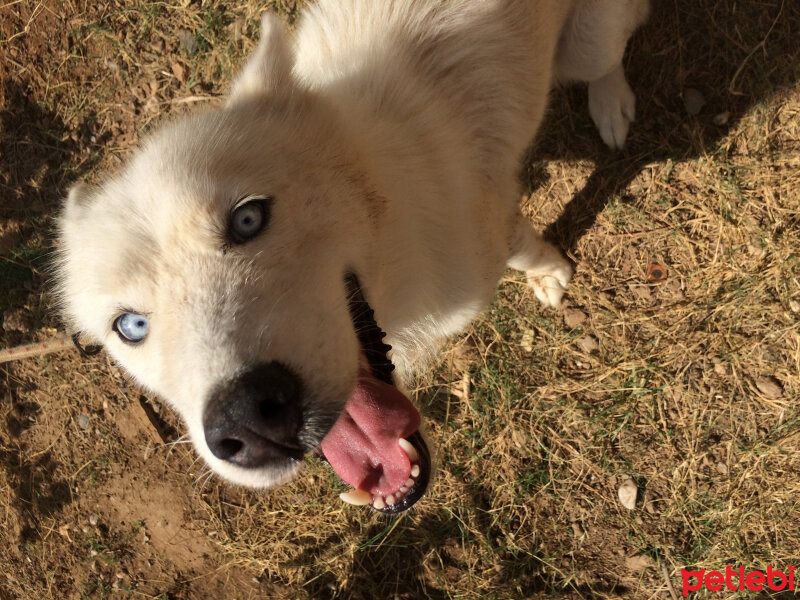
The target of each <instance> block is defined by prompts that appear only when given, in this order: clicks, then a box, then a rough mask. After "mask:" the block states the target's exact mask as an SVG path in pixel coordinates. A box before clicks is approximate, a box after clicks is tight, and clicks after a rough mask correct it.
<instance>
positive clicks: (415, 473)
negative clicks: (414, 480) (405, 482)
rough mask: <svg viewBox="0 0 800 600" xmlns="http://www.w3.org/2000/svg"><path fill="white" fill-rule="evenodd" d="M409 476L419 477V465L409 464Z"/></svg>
mask: <svg viewBox="0 0 800 600" xmlns="http://www.w3.org/2000/svg"><path fill="white" fill-rule="evenodd" d="M411 476H412V477H419V465H411Z"/></svg>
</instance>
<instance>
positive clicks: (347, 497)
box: [339, 490, 372, 506]
mask: <svg viewBox="0 0 800 600" xmlns="http://www.w3.org/2000/svg"><path fill="white" fill-rule="evenodd" d="M339 498H341V499H342V500H344V501H345V502H347V503H348V504H354V505H355V506H365V505H367V504H369V502H370V500H372V496H371V495H370V493H369V492H366V491H364V490H349V491H347V492H342V493H341V494H339Z"/></svg>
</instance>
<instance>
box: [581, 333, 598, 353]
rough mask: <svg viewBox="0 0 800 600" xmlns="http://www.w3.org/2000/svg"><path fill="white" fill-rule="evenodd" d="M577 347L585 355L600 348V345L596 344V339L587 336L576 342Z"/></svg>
mask: <svg viewBox="0 0 800 600" xmlns="http://www.w3.org/2000/svg"><path fill="white" fill-rule="evenodd" d="M578 346H580V349H581V350H583V351H584V352H586V354H591V353H592V352H594V351H595V350H597V349H598V348H599V347H600V344H599V343H598V342H597V338H596V337H594V336H593V335H587V336H584V337H582V338H581V340H580V341H579V342H578Z"/></svg>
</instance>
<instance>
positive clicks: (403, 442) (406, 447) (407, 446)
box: [397, 438, 419, 463]
mask: <svg viewBox="0 0 800 600" xmlns="http://www.w3.org/2000/svg"><path fill="white" fill-rule="evenodd" d="M397 443H398V444H400V447H401V448H402V449H403V451H404V452H405V453H406V454H408V460H410V461H411V462H412V463H415V462H417V461H418V460H419V452H417V449H416V448H414V446H412V445H411V442H409V441H408V440H407V439H404V438H400V439H399V440H398V442H397Z"/></svg>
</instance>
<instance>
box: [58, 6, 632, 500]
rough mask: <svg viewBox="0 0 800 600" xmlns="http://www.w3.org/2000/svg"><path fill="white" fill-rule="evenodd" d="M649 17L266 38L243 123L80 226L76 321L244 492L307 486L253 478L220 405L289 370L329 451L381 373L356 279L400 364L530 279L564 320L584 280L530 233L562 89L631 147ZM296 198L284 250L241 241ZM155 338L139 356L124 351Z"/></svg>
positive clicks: (472, 21) (534, 15)
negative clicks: (634, 80)
mask: <svg viewBox="0 0 800 600" xmlns="http://www.w3.org/2000/svg"><path fill="white" fill-rule="evenodd" d="M647 8H648V6H647V0H573V1H567V0H540V1H536V2H534V1H523V0H482V1H476V0H381V1H374V0H321V1H320V2H318V3H317V4H316V5H314V6H312V7H310V8H309V9H308V10H307V12H306V13H305V15H304V16H303V19H302V21H301V24H300V27H299V29H298V31H297V35H296V39H295V40H294V42H293V43H292V42H291V41H289V40H288V39H286V36H285V34H284V32H283V30H282V27H281V26H280V24H279V23H278V21H277V20H276V19H275V18H274V17H272V16H270V15H266V16H265V17H264V18H263V21H262V36H261V41H260V44H259V46H258V49H257V50H256V51H255V53H254V55H253V56H252V58H251V59H250V61H249V62H248V64H247V65H246V66H245V68H244V71H243V72H242V74H241V75H240V77H239V78H238V80H237V81H236V82H235V83H234V86H233V89H232V92H231V95H230V98H229V100H228V102H227V105H226V106H225V107H224V108H221V109H216V110H210V111H207V112H201V113H199V114H195V115H192V116H189V117H184V118H181V119H179V120H176V121H174V122H172V123H169V124H167V125H165V126H164V127H163V128H162V129H161V130H160V131H159V132H157V133H156V134H155V135H154V136H152V137H151V138H150V139H149V140H148V141H147V142H146V143H145V144H144V146H143V148H141V149H140V151H139V152H138V154H137V155H136V156H135V157H134V158H133V160H132V161H131V162H130V163H129V164H128V165H127V166H126V168H125V169H124V170H123V171H122V172H121V173H119V174H118V175H116V176H115V177H113V178H111V179H110V180H109V181H108V182H107V183H105V184H104V185H103V186H102V187H101V188H90V187H87V186H85V185H80V186H76V187H75V188H74V189H73V190H72V191H71V192H70V194H69V198H68V200H67V202H66V206H65V209H64V212H63V215H62V218H61V220H60V261H59V266H58V273H57V278H58V288H59V292H60V299H61V303H62V306H63V311H64V314H65V316H66V319H67V321H68V322H69V324H70V325H71V327H73V328H74V329H76V330H80V331H82V332H84V333H85V334H88V335H90V336H92V337H94V338H96V339H98V340H100V341H102V342H103V344H105V346H106V348H107V350H108V352H109V353H110V354H111V355H112V356H113V357H114V358H115V359H116V360H117V361H118V362H119V363H120V364H121V365H122V366H123V367H124V368H125V369H126V370H127V371H128V372H130V373H131V374H132V375H133V376H134V377H135V378H136V379H137V380H138V381H139V382H140V383H142V384H143V385H144V386H146V387H148V388H149V389H151V390H153V391H155V392H156V393H158V394H159V395H161V396H162V397H164V398H165V399H167V400H168V401H169V402H170V403H171V404H172V405H173V406H174V407H175V408H176V409H177V410H178V412H179V413H180V414H181V416H182V417H183V418H184V419H185V421H186V423H187V425H188V429H189V432H190V435H191V437H192V440H193V441H194V444H195V446H196V447H197V449H198V451H199V453H200V454H201V455H202V456H203V458H205V460H206V461H208V463H209V464H210V465H211V467H212V468H213V469H214V470H215V471H217V472H218V473H219V474H221V475H222V476H223V477H225V478H227V479H229V480H231V481H233V482H236V483H240V484H244V485H250V486H256V487H264V486H269V485H274V484H277V483H279V482H282V481H285V480H286V479H287V478H289V477H291V476H292V475H293V474H294V473H293V468H288V467H287V468H285V469H278V470H276V469H273V468H269V469H266V468H265V469H250V470H248V469H243V468H240V467H237V466H234V465H232V464H230V463H227V462H224V461H221V460H219V459H217V458H216V457H215V456H213V454H212V453H211V452H210V450H209V449H208V446H207V444H206V443H205V439H204V434H203V424H202V415H203V410H204V406H205V404H206V402H207V400H208V397H209V394H210V392H211V390H213V389H214V388H215V386H217V385H218V384H219V383H220V382H224V381H226V380H230V379H231V378H232V377H235V376H236V375H237V374H239V373H241V372H242V371H243V370H244V369H246V368H248V367H249V366H250V365H253V364H256V363H259V362H268V361H279V362H281V363H283V364H285V365H287V366H289V367H291V368H292V369H293V370H294V371H295V372H296V373H298V374H299V375H300V377H301V379H302V383H303V390H304V396H303V400H302V404H303V414H304V419H305V422H304V425H303V429H302V431H301V437H302V439H303V440H304V443H306V444H307V445H308V447H309V448H311V447H316V445H318V444H319V442H320V440H321V439H322V437H323V436H324V435H325V433H326V432H327V430H328V428H329V427H330V425H331V423H332V422H333V420H334V419H335V418H336V416H337V415H338V414H339V412H340V411H341V408H342V406H343V405H344V403H345V401H346V400H347V398H348V397H349V395H350V393H351V391H352V389H353V385H354V380H355V377H356V373H357V369H358V363H359V349H358V342H357V339H356V334H355V332H354V330H353V325H352V322H351V320H350V317H349V315H348V309H347V299H346V294H345V288H344V283H343V276H344V274H345V273H346V272H348V271H354V272H355V273H357V274H358V277H359V279H360V281H361V284H362V286H363V288H364V292H365V294H366V296H367V298H368V300H369V301H370V303H371V305H372V306H373V308H374V309H375V315H376V318H377V321H378V323H379V324H380V326H381V327H382V328H383V329H384V330H385V331H387V332H388V334H389V336H388V339H387V341H388V342H389V343H390V344H391V345H392V346H393V347H394V351H393V356H392V358H393V360H394V362H395V364H396V365H397V367H398V371H399V373H400V374H401V375H406V374H408V373H409V372H410V371H411V370H412V368H413V364H414V361H415V360H416V358H415V357H416V356H418V355H419V354H420V353H425V352H427V351H428V350H429V349H430V348H431V347H433V346H434V345H435V343H436V342H437V341H438V340H440V339H441V338H443V337H446V336H449V335H452V334H454V333H456V332H458V331H460V330H462V329H463V328H464V327H466V325H467V324H468V323H469V322H470V321H471V320H472V319H473V318H474V317H475V315H476V314H477V313H478V312H479V311H481V310H482V309H483V308H484V307H485V306H486V305H487V304H488V303H489V302H490V301H491V299H492V297H493V294H494V291H495V287H496V284H497V281H498V280H499V278H500V277H501V275H502V273H503V270H504V269H505V268H506V266H511V267H513V268H517V269H521V270H523V271H525V272H526V273H527V275H528V278H529V281H530V283H531V286H532V288H533V290H534V292H535V294H536V296H537V297H538V298H539V299H540V300H541V301H542V302H543V303H544V304H545V305H546V306H552V307H555V306H557V305H558V304H559V301H560V299H561V296H562V294H563V293H564V291H565V289H566V286H567V283H568V281H569V278H570V275H571V267H570V265H569V263H568V262H567V261H566V260H565V259H564V257H562V256H561V254H560V253H559V252H558V251H557V250H556V249H555V248H553V247H552V246H550V245H549V244H548V243H546V242H545V241H543V240H542V239H541V237H539V235H538V234H536V233H535V232H534V231H532V230H531V228H530V226H529V224H528V223H527V222H526V221H525V219H524V218H523V217H522V216H521V215H520V213H519V210H518V206H517V199H518V197H519V193H518V192H519V191H518V182H517V177H516V174H517V172H518V168H519V161H520V158H521V156H522V154H523V151H524V150H525V148H526V146H528V144H529V143H530V142H531V140H532V138H533V137H534V135H535V133H536V130H537V128H538V127H539V124H540V122H541V120H542V117H543V114H544V112H545V107H546V103H547V98H548V93H549V90H550V88H551V86H552V84H553V83H554V82H555V81H558V80H562V81H563V80H571V79H578V80H583V81H588V82H589V98H590V111H591V114H592V116H593V118H594V120H595V122H596V124H597V126H598V129H599V131H600V134H601V136H602V138H603V139H604V140H605V141H606V143H607V144H608V145H609V146H611V147H614V148H617V147H620V146H621V145H622V143H623V142H624V139H625V136H626V135H627V132H628V126H629V123H630V121H631V120H632V119H633V111H634V97H633V94H632V93H631V91H630V88H629V87H628V84H627V83H626V81H625V77H624V74H623V71H622V66H621V60H622V54H623V52H624V49H625V45H626V43H627V39H628V37H629V35H630V34H631V32H632V31H633V30H634V29H635V28H636V26H637V25H638V24H639V23H641V22H642V21H643V20H644V18H645V16H646V13H647ZM250 195H261V196H269V197H271V198H273V204H272V211H271V219H270V222H269V224H268V226H267V227H266V229H265V230H264V231H263V232H262V233H261V234H260V235H259V236H258V237H257V238H256V239H253V240H251V241H249V242H247V243H245V244H233V243H231V240H229V239H227V227H228V220H229V218H230V214H231V211H232V210H233V208H234V207H235V206H236V204H237V203H238V202H240V201H241V200H242V199H243V198H246V197H248V196H250ZM128 311H132V312H137V313H142V314H145V315H147V316H148V318H149V320H150V334H149V336H148V338H147V339H146V340H145V341H144V342H142V343H141V344H139V345H137V346H132V345H130V344H126V343H124V342H123V341H121V340H120V339H119V337H118V335H117V334H116V333H115V331H114V330H113V323H114V321H115V320H116V318H117V317H118V316H119V315H120V314H121V313H124V312H128Z"/></svg>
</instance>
